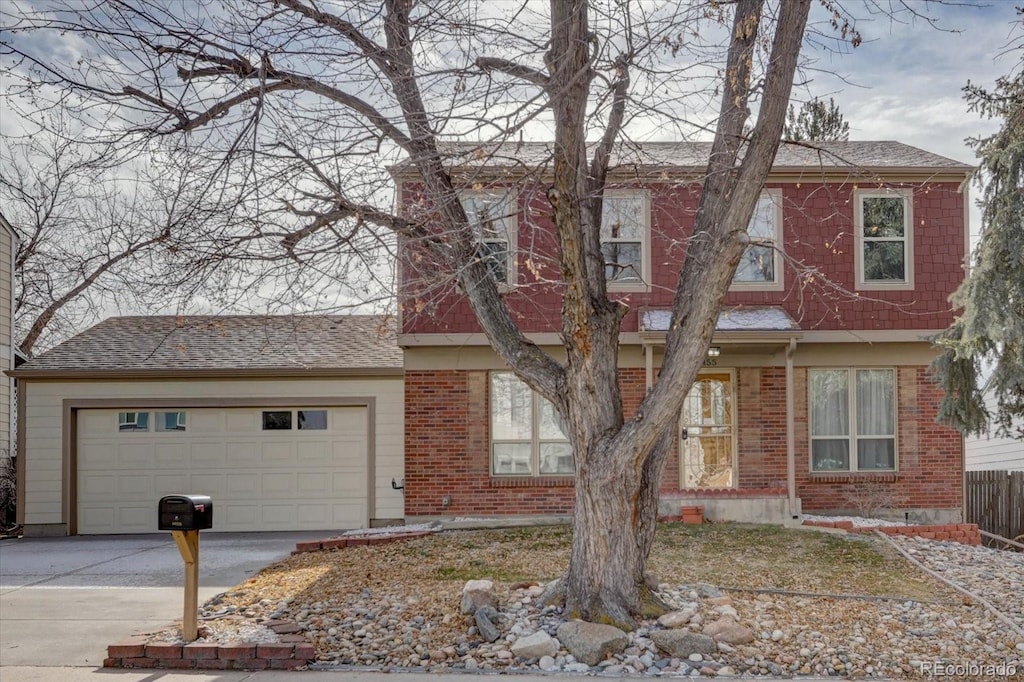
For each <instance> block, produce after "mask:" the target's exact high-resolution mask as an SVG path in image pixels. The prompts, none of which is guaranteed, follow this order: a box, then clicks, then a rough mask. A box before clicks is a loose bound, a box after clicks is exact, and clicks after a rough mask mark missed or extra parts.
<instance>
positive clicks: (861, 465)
mask: <svg viewBox="0 0 1024 682" xmlns="http://www.w3.org/2000/svg"><path fill="white" fill-rule="evenodd" d="M809 383H810V396H809V397H810V401H811V410H810V411H811V470H812V471H815V472H832V471H895V469H896V371H895V370H893V369H853V370H851V369H812V370H810V374H809Z"/></svg>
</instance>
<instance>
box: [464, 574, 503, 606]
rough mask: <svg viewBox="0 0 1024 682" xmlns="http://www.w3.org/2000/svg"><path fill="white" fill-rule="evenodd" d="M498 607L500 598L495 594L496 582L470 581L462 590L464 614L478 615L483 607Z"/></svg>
mask: <svg viewBox="0 0 1024 682" xmlns="http://www.w3.org/2000/svg"><path fill="white" fill-rule="evenodd" d="M484 606H490V607H491V608H497V607H498V597H497V596H495V594H494V582H493V581H491V580H470V581H468V582H467V583H466V585H465V586H464V587H463V588H462V612H463V613H464V614H467V615H469V614H471V613H476V612H477V611H478V610H479V609H480V608H481V607H484Z"/></svg>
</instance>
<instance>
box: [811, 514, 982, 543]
mask: <svg viewBox="0 0 1024 682" xmlns="http://www.w3.org/2000/svg"><path fill="white" fill-rule="evenodd" d="M803 525H805V526H816V527H818V528H836V529H839V530H845V531H846V532H848V533H873V532H874V531H876V530H877V531H880V532H882V533H885V534H886V535H906V536H910V537H918V538H926V539H928V540H948V541H951V542H959V543H960V544H962V545H975V546H980V545H981V531H979V530H978V524H976V523H950V524H945V525H929V526H854V525H853V522H852V521H813V520H805V521H804V522H803Z"/></svg>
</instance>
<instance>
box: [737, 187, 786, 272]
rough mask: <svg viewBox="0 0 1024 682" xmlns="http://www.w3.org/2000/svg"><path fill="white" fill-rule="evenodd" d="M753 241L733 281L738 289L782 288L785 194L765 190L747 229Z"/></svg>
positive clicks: (742, 258)
mask: <svg viewBox="0 0 1024 682" xmlns="http://www.w3.org/2000/svg"><path fill="white" fill-rule="evenodd" d="M747 234H748V235H749V236H750V239H751V241H752V242H758V243H756V244H751V245H750V246H748V247H747V249H746V251H744V252H743V256H742V257H741V258H740V262H739V265H737V266H736V274H735V275H733V278H732V286H733V288H734V289H760V290H779V289H782V254H781V250H780V248H779V245H780V244H782V191H781V190H778V189H772V190H765V191H764V192H762V193H761V196H760V197H759V198H758V200H757V207H756V208H755V209H754V215H753V216H751V218H750V224H749V225H748V226H747Z"/></svg>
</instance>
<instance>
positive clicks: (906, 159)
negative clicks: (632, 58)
mask: <svg viewBox="0 0 1024 682" xmlns="http://www.w3.org/2000/svg"><path fill="white" fill-rule="evenodd" d="M808 145H810V146H808ZM552 148H553V145H552V143H550V142H520V143H516V142H507V143H503V144H501V145H497V146H495V145H487V144H485V143H480V142H451V143H445V144H443V145H442V147H441V149H442V153H443V154H444V155H445V156H446V157H447V158H448V160H449V163H451V164H452V165H453V166H461V167H476V168H505V167H516V166H519V167H521V168H523V169H524V170H525V169H526V168H535V167H537V166H544V165H546V164H547V162H548V161H549V160H550V158H551V151H552ZM710 153H711V143H710V142H643V143H628V144H621V145H619V146H618V147H616V149H615V150H614V152H613V154H612V160H611V165H612V167H613V168H614V167H636V168H648V169H662V168H664V169H670V168H676V169H700V168H703V167H704V166H705V165H707V160H708V156H709V155H710ZM409 168H410V164H409V162H408V161H404V162H402V163H400V164H398V165H397V166H395V169H394V170H395V171H396V172H398V173H401V172H402V171H403V170H406V169H409ZM772 168H773V170H774V171H775V172H780V171H785V170H790V169H791V170H810V169H821V170H839V169H844V168H846V169H850V170H851V171H853V170H861V171H865V170H870V171H883V170H886V169H889V170H896V169H900V170H920V171H953V172H958V173H959V172H964V173H966V172H968V171H970V170H971V169H972V166H970V165H968V164H965V163H961V162H959V161H955V160H953V159H949V158H946V157H944V156H939V155H938V154H933V153H931V152H928V151H925V150H923V149H918V148H917V147H911V146H910V145H907V144H903V143H902V142H895V141H891V140H874V141H872V140H848V141H837V142H813V143H806V144H793V143H783V144H782V145H780V146H779V151H778V154H777V155H776V157H775V163H774V165H773V167H772Z"/></svg>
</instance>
